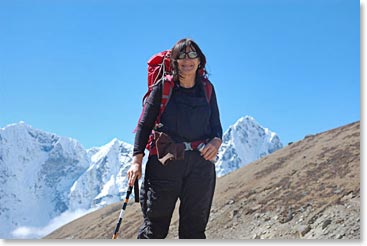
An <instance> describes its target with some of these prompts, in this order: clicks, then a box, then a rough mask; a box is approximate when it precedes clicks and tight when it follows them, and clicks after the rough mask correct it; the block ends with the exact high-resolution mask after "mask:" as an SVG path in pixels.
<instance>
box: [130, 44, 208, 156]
mask: <svg viewBox="0 0 367 246" xmlns="http://www.w3.org/2000/svg"><path fill="white" fill-rule="evenodd" d="M170 58H171V50H165V51H162V52H159V53H158V54H155V55H153V56H152V57H151V58H150V59H149V60H148V91H147V92H146V93H145V95H144V97H143V101H142V104H143V110H142V112H141V115H140V117H139V121H138V124H139V122H140V120H141V118H142V117H143V115H144V111H145V106H146V99H147V98H148V96H149V95H150V93H151V92H152V90H153V86H154V85H156V84H157V83H159V82H160V81H161V80H162V79H163V81H162V83H163V87H162V99H161V106H160V110H159V113H158V116H157V119H156V122H155V127H154V128H155V129H156V128H157V127H158V126H159V124H160V119H161V116H162V114H163V111H164V110H165V108H166V106H167V104H168V101H169V99H170V97H171V94H172V89H173V87H174V85H175V82H174V81H173V76H172V70H171V64H170ZM204 66H205V64H203V67H204ZM199 73H200V74H201V75H202V76H203V77H204V80H203V85H204V86H203V87H204V91H205V96H206V99H207V101H208V103H209V102H210V98H211V95H212V90H213V87H212V84H211V83H210V81H209V80H208V78H207V77H206V76H205V73H204V69H203V68H202V69H200V70H199ZM136 129H137V128H135V130H134V132H136ZM152 141H153V134H151V135H150V137H149V141H148V144H147V146H146V148H147V149H148V150H150V147H151V143H152Z"/></svg>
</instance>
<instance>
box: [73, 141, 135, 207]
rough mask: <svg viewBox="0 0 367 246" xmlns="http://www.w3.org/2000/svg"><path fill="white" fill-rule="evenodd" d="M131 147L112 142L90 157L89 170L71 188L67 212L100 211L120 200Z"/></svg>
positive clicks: (93, 152)
mask: <svg viewBox="0 0 367 246" xmlns="http://www.w3.org/2000/svg"><path fill="white" fill-rule="evenodd" d="M132 151H133V147H132V145H130V144H126V143H124V142H121V141H119V140H118V139H116V138H115V139H113V140H112V141H111V142H110V143H108V144H106V145H105V146H102V147H100V148H93V149H91V150H89V151H88V153H90V152H92V153H90V157H91V158H90V161H91V162H90V166H89V168H88V170H87V171H86V172H85V173H83V174H82V175H81V176H80V177H79V179H78V180H77V181H75V183H74V185H73V186H72V187H71V190H70V195H69V200H70V209H72V210H74V209H79V208H82V209H89V208H91V207H101V206H104V205H107V204H111V203H113V202H118V201H120V200H122V199H123V196H124V195H125V192H126V190H127V176H126V172H127V170H128V169H129V166H130V165H129V164H130V163H131V161H132Z"/></svg>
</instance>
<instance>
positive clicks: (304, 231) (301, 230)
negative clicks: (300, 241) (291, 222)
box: [298, 225, 311, 237]
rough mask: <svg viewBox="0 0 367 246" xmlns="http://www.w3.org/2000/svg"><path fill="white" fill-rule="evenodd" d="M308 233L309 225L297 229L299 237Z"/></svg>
mask: <svg viewBox="0 0 367 246" xmlns="http://www.w3.org/2000/svg"><path fill="white" fill-rule="evenodd" d="M309 231H311V226H310V225H300V226H299V227H298V233H299V234H300V236H301V237H304V236H305V235H306V234H307V233H308V232H309Z"/></svg>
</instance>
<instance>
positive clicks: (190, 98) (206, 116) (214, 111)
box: [133, 81, 223, 155]
mask: <svg viewBox="0 0 367 246" xmlns="http://www.w3.org/2000/svg"><path fill="white" fill-rule="evenodd" d="M162 87H163V86H162V83H158V84H157V85H156V86H154V88H153V90H152V92H151V94H150V95H149V97H148V98H147V101H146V105H145V110H144V113H143V116H142V118H141V120H140V122H139V123H138V127H137V131H136V135H135V143H134V152H133V155H137V154H141V153H144V149H145V146H146V144H147V142H148V138H149V135H150V134H151V132H152V129H153V127H154V124H155V121H156V119H157V116H158V114H159V110H160V104H161V98H162ZM160 122H161V123H162V124H163V127H161V128H160V129H159V130H160V131H162V132H165V133H167V134H168V135H169V136H170V137H171V138H172V139H173V140H174V141H175V142H184V141H186V142H192V141H197V140H204V139H212V138H214V137H218V138H220V139H221V138H222V134H223V132H222V125H221V122H220V117H219V110H218V104H217V98H216V94H215V90H214V86H213V91H212V95H211V97H210V102H209V103H208V101H207V99H206V97H205V92H204V88H203V85H202V83H201V82H200V81H196V83H195V85H194V86H193V87H191V88H184V87H180V86H179V85H178V84H177V83H176V84H175V86H174V88H173V90H172V95H171V97H170V100H169V101H168V104H167V106H166V109H165V110H164V112H163V114H162V116H161V121H160Z"/></svg>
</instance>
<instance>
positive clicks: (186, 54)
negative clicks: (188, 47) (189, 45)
mask: <svg viewBox="0 0 367 246" xmlns="http://www.w3.org/2000/svg"><path fill="white" fill-rule="evenodd" d="M198 56H199V55H198V53H197V52H196V51H190V52H180V54H178V58H177V59H185V58H186V57H188V58H189V59H195V58H198Z"/></svg>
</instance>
